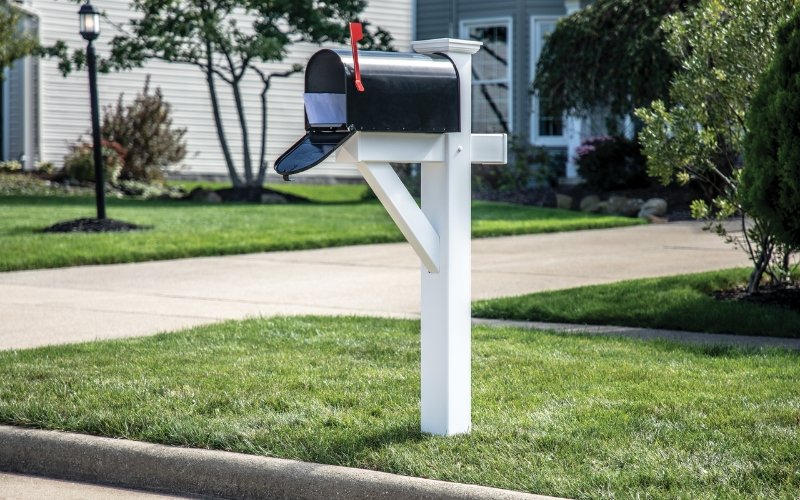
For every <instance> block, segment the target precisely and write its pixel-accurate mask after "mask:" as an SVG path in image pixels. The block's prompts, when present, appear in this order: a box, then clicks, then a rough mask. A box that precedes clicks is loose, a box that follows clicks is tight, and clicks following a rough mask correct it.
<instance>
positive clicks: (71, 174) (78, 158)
mask: <svg viewBox="0 0 800 500" xmlns="http://www.w3.org/2000/svg"><path fill="white" fill-rule="evenodd" d="M102 151H103V180H104V181H105V182H107V183H109V184H115V183H116V182H117V179H119V174H120V172H121V171H122V165H123V161H122V157H123V155H124V150H123V149H122V148H121V147H120V145H119V144H116V143H113V142H108V141H103V146H102ZM61 177H65V178H68V179H73V180H76V181H79V182H94V156H93V149H92V145H91V144H89V143H86V142H79V143H77V144H74V145H72V146H70V150H69V153H67V155H66V156H65V157H64V169H63V170H62V172H61Z"/></svg>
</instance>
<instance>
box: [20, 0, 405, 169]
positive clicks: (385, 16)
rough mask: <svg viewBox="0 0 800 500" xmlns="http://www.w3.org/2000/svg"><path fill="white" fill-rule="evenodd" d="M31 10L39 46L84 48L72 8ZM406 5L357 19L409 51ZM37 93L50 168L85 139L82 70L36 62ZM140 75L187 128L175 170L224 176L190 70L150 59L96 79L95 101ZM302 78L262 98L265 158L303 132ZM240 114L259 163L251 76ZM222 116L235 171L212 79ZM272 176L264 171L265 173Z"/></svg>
mask: <svg viewBox="0 0 800 500" xmlns="http://www.w3.org/2000/svg"><path fill="white" fill-rule="evenodd" d="M32 4H33V7H34V8H36V9H37V10H38V12H39V13H40V15H41V31H40V32H41V42H42V43H43V44H45V45H49V44H52V43H54V42H55V41H56V40H63V41H65V42H66V43H67V44H68V45H69V46H70V47H71V48H83V47H84V42H83V40H82V39H80V37H79V35H78V33H77V18H78V16H77V7H76V6H75V5H74V4H72V3H69V2H61V1H56V0H33V2H32ZM96 6H97V7H98V8H99V9H101V10H104V11H105V12H106V14H107V15H108V16H109V18H111V19H112V20H113V21H114V22H116V23H120V24H123V23H125V22H127V20H128V19H130V17H131V11H130V10H129V9H128V0H97V1H96ZM411 16H412V0H391V1H390V0H383V1H377V0H374V1H373V2H370V3H369V5H368V7H367V9H366V10H365V11H364V14H363V18H364V19H365V20H368V21H369V22H370V23H371V24H372V25H374V26H381V27H383V28H384V29H386V30H387V31H389V32H390V33H391V34H392V36H393V37H394V39H395V42H394V44H395V47H396V48H397V49H398V50H409V47H410V41H411V40H410V38H411V28H412V24H411ZM114 34H115V30H114V28H113V27H112V26H108V23H104V25H103V33H102V34H101V36H100V37H99V39H98V40H97V41H96V42H95V45H96V49H97V52H98V54H99V55H100V56H103V55H105V54H107V53H108V42H109V41H110V40H111V39H112V38H113V36H114ZM318 49H319V47H318V46H316V45H313V44H297V45H295V46H293V47H292V49H291V50H290V53H289V55H288V57H287V58H286V60H285V61H283V62H282V63H279V64H261V65H260V67H261V68H262V69H263V70H265V71H267V72H272V71H276V72H280V71H285V70H286V69H287V68H289V67H290V66H291V65H292V64H295V63H298V64H301V65H305V63H306V61H307V60H308V58H309V57H310V56H311V55H312V54H313V53H314V52H316V51H317V50H318ZM40 72H41V73H40V76H41V79H42V83H41V87H40V88H41V95H40V96H39V103H40V106H41V109H40V114H39V116H40V118H41V131H42V134H41V135H42V137H41V148H40V149H41V158H42V159H44V160H47V161H52V162H53V163H54V164H56V165H57V166H60V165H61V164H62V163H63V157H64V155H65V153H66V151H67V148H68V146H69V145H70V144H72V143H74V142H75V141H76V140H78V139H79V138H80V137H83V138H84V139H85V138H88V131H89V127H90V117H89V108H88V99H89V97H88V78H87V76H86V74H85V72H74V73H72V74H70V75H69V76H68V77H66V78H64V77H62V75H61V74H60V73H59V72H58V69H57V65H56V62H55V61H51V60H43V61H41V64H40ZM147 75H150V77H151V83H150V85H151V89H153V88H155V87H160V88H161V90H162V92H163V94H164V97H165V99H166V100H167V101H168V102H169V103H170V104H171V105H172V113H173V123H174V125H175V126H177V127H185V128H186V129H187V134H186V141H187V155H186V158H185V160H184V161H183V165H182V166H181V169H180V170H179V172H180V173H184V174H200V175H224V174H225V173H226V172H227V171H226V168H225V163H224V159H223V156H222V152H221V149H220V146H219V142H218V139H217V132H216V129H215V127H214V122H213V116H212V111H211V105H210V102H209V97H208V87H207V85H206V81H205V75H204V73H203V72H202V71H201V70H200V69H199V68H197V67H194V66H190V65H181V64H169V63H165V62H162V61H150V62H148V63H147V64H146V66H145V67H143V68H137V69H134V70H131V71H126V72H121V73H110V74H101V75H100V76H99V78H98V81H99V89H98V90H99V96H100V105H101V107H104V106H108V105H110V104H113V103H115V102H116V101H117V99H118V97H119V95H120V94H124V100H125V101H126V102H127V101H129V100H130V99H132V98H133V97H134V96H135V95H136V94H137V93H138V92H140V91H141V90H142V88H143V87H144V83H145V79H146V77H147ZM303 86H304V84H303V75H302V74H295V75H293V76H291V77H289V78H276V79H273V81H272V86H271V89H270V91H269V93H268V109H269V114H268V122H267V123H268V126H267V137H268V139H267V141H268V148H267V161H268V162H269V164H270V165H271V164H272V163H273V162H274V160H275V159H276V158H277V157H278V156H279V155H280V154H281V153H282V152H283V151H285V150H286V149H287V148H288V147H289V146H290V145H291V144H293V143H294V142H295V141H297V140H298V139H299V138H300V137H301V136H302V135H303V134H304V133H305V132H304V122H303V98H302V94H303ZM241 89H242V94H243V96H244V100H245V108H246V110H247V125H248V128H249V136H250V146H251V157H252V158H253V161H254V162H257V160H258V151H259V146H260V141H259V137H260V129H261V121H260V120H261V117H260V98H259V96H260V93H261V82H260V79H258V78H257V77H256V76H255V75H253V74H251V75H250V76H249V77H246V78H245V79H244V80H243V81H242V84H241ZM217 91H218V93H219V101H220V105H221V113H222V119H223V122H224V127H225V132H226V135H227V137H228V142H229V147H230V150H231V152H232V154H233V157H234V161H235V163H236V165H237V167H238V168H239V170H240V171H241V168H242V157H243V156H242V135H241V133H240V129H239V125H238V119H237V115H236V110H235V106H234V103H233V99H232V96H231V92H230V90H229V87H228V86H227V84H225V82H221V81H217ZM268 171H269V172H271V171H272V170H271V168H270V169H268ZM314 173H315V174H322V175H333V176H355V175H358V174H357V172H356V171H355V169H354V168H352V167H346V166H344V167H343V166H339V165H335V164H330V163H328V164H325V165H322V166H320V167H317V168H315V171H314Z"/></svg>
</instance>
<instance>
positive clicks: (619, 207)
mask: <svg viewBox="0 0 800 500" xmlns="http://www.w3.org/2000/svg"><path fill="white" fill-rule="evenodd" d="M628 201H629V199H628V198H627V197H625V196H612V197H610V198H609V199H608V202H607V203H606V213H609V214H612V215H622V211H623V209H624V208H625V205H626V204H627V203H628Z"/></svg>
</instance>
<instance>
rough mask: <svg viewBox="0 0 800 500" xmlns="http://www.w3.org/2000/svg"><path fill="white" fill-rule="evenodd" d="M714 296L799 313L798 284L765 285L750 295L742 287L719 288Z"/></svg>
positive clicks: (799, 295) (799, 285)
mask: <svg viewBox="0 0 800 500" xmlns="http://www.w3.org/2000/svg"><path fill="white" fill-rule="evenodd" d="M714 298H716V299H717V300H729V301H733V302H750V303H752V304H763V305H770V306H778V307H783V308H785V309H790V310H792V311H795V312H797V313H800V284H792V285H783V286H780V285H777V286H775V285H766V286H762V287H761V290H760V291H759V292H758V293H754V294H751V295H748V294H747V292H746V291H745V289H744V287H741V288H734V289H731V290H721V291H718V292H714Z"/></svg>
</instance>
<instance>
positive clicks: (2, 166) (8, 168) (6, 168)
mask: <svg viewBox="0 0 800 500" xmlns="http://www.w3.org/2000/svg"><path fill="white" fill-rule="evenodd" d="M0 172H3V173H6V174H13V173H16V172H22V163H20V162H18V161H16V160H9V161H0Z"/></svg>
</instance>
